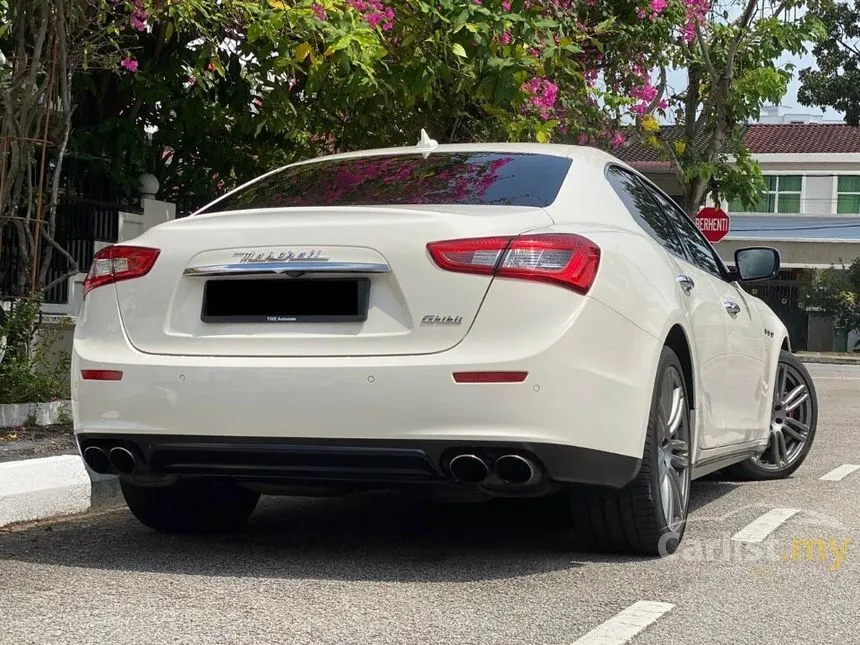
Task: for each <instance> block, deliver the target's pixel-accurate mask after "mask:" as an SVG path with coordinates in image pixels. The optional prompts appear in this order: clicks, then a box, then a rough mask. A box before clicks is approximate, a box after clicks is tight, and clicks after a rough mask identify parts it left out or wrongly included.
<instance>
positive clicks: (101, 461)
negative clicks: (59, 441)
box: [84, 446, 113, 475]
mask: <svg viewBox="0 0 860 645" xmlns="http://www.w3.org/2000/svg"><path fill="white" fill-rule="evenodd" d="M84 462H85V463H86V464H87V466H89V467H90V469H91V470H92V471H93V472H96V473H98V474H99V475H107V474H109V473H111V472H112V471H113V469H112V468H111V463H110V459H109V458H108V454H107V453H106V452H105V451H104V450H102V449H101V448H99V447H98V446H90V447H89V448H87V449H86V450H84Z"/></svg>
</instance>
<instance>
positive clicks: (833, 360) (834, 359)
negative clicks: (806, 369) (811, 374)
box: [795, 354, 860, 365]
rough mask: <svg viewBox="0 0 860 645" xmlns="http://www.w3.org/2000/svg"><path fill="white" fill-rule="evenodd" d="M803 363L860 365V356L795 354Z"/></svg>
mask: <svg viewBox="0 0 860 645" xmlns="http://www.w3.org/2000/svg"><path fill="white" fill-rule="evenodd" d="M795 356H797V358H798V359H799V360H800V362H801V363H818V364H820V365H860V358H841V357H839V356H826V355H819V354H795Z"/></svg>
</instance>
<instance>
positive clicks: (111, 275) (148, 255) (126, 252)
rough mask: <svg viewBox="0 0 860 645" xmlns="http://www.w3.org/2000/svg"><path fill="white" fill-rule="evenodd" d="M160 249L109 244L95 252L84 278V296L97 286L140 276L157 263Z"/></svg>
mask: <svg viewBox="0 0 860 645" xmlns="http://www.w3.org/2000/svg"><path fill="white" fill-rule="evenodd" d="M159 253H161V251H159V250H158V249H150V248H147V247H144V246H108V247H106V248H103V249H102V250H101V251H99V252H98V253H96V254H95V257H93V263H92V264H91V265H90V271H89V273H87V277H86V279H85V280H84V296H86V295H87V294H88V293H89V292H90V291H92V290H93V289H95V288H96V287H101V286H103V285H106V284H112V283H114V282H119V281H121V280H131V279H132V278H139V277H141V276H144V275H146V274H147V273H149V270H150V269H151V268H152V266H153V265H154V264H155V260H156V259H157V258H158V254H159Z"/></svg>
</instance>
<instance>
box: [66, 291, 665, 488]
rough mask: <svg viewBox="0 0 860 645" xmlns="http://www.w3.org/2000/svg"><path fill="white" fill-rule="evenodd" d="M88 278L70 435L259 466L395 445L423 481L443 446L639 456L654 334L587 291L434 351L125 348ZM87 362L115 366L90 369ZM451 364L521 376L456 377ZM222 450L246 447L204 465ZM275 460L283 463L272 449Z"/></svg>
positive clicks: (544, 458)
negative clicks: (532, 324)
mask: <svg viewBox="0 0 860 645" xmlns="http://www.w3.org/2000/svg"><path fill="white" fill-rule="evenodd" d="M529 288H532V289H533V288H540V285H529ZM545 288H547V289H556V288H555V287H545ZM98 291H99V290H96V291H94V292H92V293H91V294H89V296H88V300H89V299H90V298H92V299H91V300H89V301H88V303H87V308H86V309H87V310H88V311H87V312H86V313H85V315H84V316H82V318H84V320H82V321H81V323H80V324H79V325H78V328H76V331H75V342H74V349H73V352H72V411H73V418H74V426H75V432H76V433H77V434H78V435H79V437H81V441H96V440H102V439H103V440H105V441H112V442H121V441H125V440H127V441H130V442H132V443H133V447H135V448H136V449H137V450H138V451H139V454H140V456H141V457H143V458H145V459H147V460H148V459H149V458H150V457H149V455H150V453H152V459H154V461H153V462H152V463H153V465H154V469H156V470H158V469H162V470H164V469H167V468H168V467H169V468H171V469H173V470H174V472H178V471H176V468H179V467H180V465H181V464H185V466H183V468H185V467H186V466H187V468H186V470H184V471H183V472H185V473H187V474H193V472H199V473H206V474H226V473H228V472H238V471H236V470H235V469H239V470H243V469H244V472H245V474H250V475H256V476H264V475H266V474H267V473H268V471H266V469H265V468H263V467H262V466H265V465H266V464H268V461H269V460H270V459H275V460H276V461H277V459H280V458H281V457H283V458H284V459H286V460H287V461H288V462H289V460H290V459H294V458H297V457H296V455H302V454H305V455H307V454H311V456H313V455H316V456H313V459H321V458H322V457H320V455H331V454H333V453H332V450H334V451H335V452H337V451H346V452H347V453H351V454H354V455H364V456H366V458H367V461H366V462H362V463H370V464H372V463H373V462H374V460H377V459H378V458H380V457H384V456H385V455H386V454H388V452H386V451H389V452H391V454H393V455H395V456H396V457H397V458H395V459H394V462H397V459H399V458H401V457H402V458H406V459H405V461H406V462H408V463H407V465H406V470H409V471H410V473H411V474H409V475H408V476H409V477H412V476H415V477H419V476H420V477H426V478H429V480H432V479H433V478H434V477H436V478H444V477H446V476H447V475H445V463H444V459H443V458H442V456H443V453H445V451H447V450H451V449H454V448H465V447H478V448H481V449H488V450H497V449H498V450H501V449H503V448H516V449H518V450H521V451H524V452H526V453H528V454H531V455H533V456H534V457H535V458H536V459H537V460H538V461H539V462H540V463H541V464H542V465H543V467H544V468H545V469H546V472H547V474H548V476H549V477H550V478H551V479H553V480H556V481H559V482H582V483H594V484H608V485H613V483H617V482H626V481H628V480H629V478H630V477H632V476H633V473H635V471H636V468H637V464H638V460H639V459H640V458H641V455H642V447H643V444H644V436H645V430H646V426H647V420H648V412H649V409H650V403H651V394H652V391H653V379H654V371H655V369H656V364H657V360H658V357H659V352H660V347H661V345H662V343H660V342H659V341H658V340H657V339H655V338H653V337H651V336H650V335H648V334H646V333H645V332H643V331H642V330H640V329H639V328H638V327H636V326H635V325H634V324H633V323H631V322H630V321H628V320H627V319H626V318H624V317H622V316H620V315H619V314H617V313H616V312H615V311H613V310H611V309H609V308H608V307H606V306H605V305H602V304H601V303H600V302H598V301H595V300H592V299H590V298H585V299H584V303H583V305H582V306H581V307H580V308H579V309H578V310H577V311H576V312H575V314H574V315H573V316H571V317H570V319H569V320H568V321H567V324H566V325H558V324H548V325H547V327H546V330H545V331H544V332H543V333H541V334H524V335H523V336H522V337H515V338H511V336H510V334H509V333H500V332H499V331H498V330H497V329H496V328H495V327H494V326H493V321H494V319H497V317H494V316H488V317H487V318H483V319H482V317H479V320H478V322H476V323H475V325H474V326H473V328H472V329H471V330H470V332H469V334H468V335H467V337H466V338H465V340H464V341H463V342H461V343H460V344H459V345H457V346H456V347H455V348H453V349H451V350H448V351H446V352H440V353H437V354H425V355H406V356H360V357H349V356H343V357H259V356H255V357H239V356H234V357H218V356H165V355H154V354H145V353H142V352H140V351H138V350H136V349H135V348H134V347H132V346H131V344H130V343H129V342H128V339H127V338H126V336H125V334H124V331H123V329H122V325H121V324H120V323H119V321H118V317H117V314H116V302H115V300H114V301H113V302H110V300H111V299H108V298H105V297H104V296H105V295H109V294H100V293H98ZM485 307H487V305H486V303H485ZM483 313H486V312H483V311H482V315H483ZM95 314H97V315H95ZM87 316H92V319H91V320H90V321H87V320H86V317H87ZM111 316H113V318H111ZM482 320H485V321H487V322H482ZM96 321H97V324H98V326H97V327H95V325H96ZM82 370H118V371H121V372H122V378H121V380H114V381H105V380H88V379H84V378H82V375H81V372H82ZM460 371H525V372H528V376H527V378H526V379H525V380H524V381H523V382H519V383H457V382H455V380H454V379H453V377H452V374H453V373H454V372H460ZM180 444H181V445H180ZM170 445H173V446H174V448H170V447H169V446H170ZM176 445H180V448H181V450H178V449H175V448H176ZM161 446H168V447H167V448H162V447H161ZM301 446H311V447H313V450H311V451H310V453H308V452H307V449H305V448H296V447H301ZM330 447H333V448H330ZM400 450H405V451H406V452H398V451H400ZM162 451H164V452H162ZM171 451H172V452H171ZM379 451H382V452H379ZM392 451H393V452H392ZM158 453H161V455H159V454H158ZM179 453H182V454H181V455H180V454H179ZM225 453H226V454H227V455H228V456H236V458H237V459H238V458H239V455H242V454H244V455H245V457H242V459H240V460H239V461H238V462H236V463H230V461H229V459H228V460H227V462H226V463H222V464H221V466H222V467H221V468H220V470H219V469H217V468H216V469H213V464H216V465H217V463H218V460H219V459H222V460H223V459H224V457H223V455H224V454H225ZM269 453H271V455H272V456H271V458H270V457H267V455H269ZM164 455H168V456H170V455H173V456H170V458H169V459H168V457H165V456H164ZM218 455H221V456H220V457H219V456H218ZM276 455H279V456H278V457H275V456H276ZM614 457H617V459H614ZM162 458H164V459H167V461H166V462H164V464H163V465H162V462H161V461H159V460H160V459H162ZM309 458H310V457H309ZM362 458H364V457H362ZM243 459H244V461H242V460H243ZM213 460H214V461H213ZM383 461H384V459H383ZM246 462H247V463H246ZM333 463H334V466H332V467H337V462H336V461H335V462H333ZM255 464H257V465H262V466H261V467H260V468H259V469H258V471H257V472H256V473H254V472H251V471H253V469H254V467H255V466H254V465H255ZM270 465H271V466H272V467H274V468H276V470H277V469H279V468H280V469H281V470H278V473H280V474H279V476H282V475H283V474H284V472H281V471H282V470H283V468H282V466H283V464H278V463H275V464H273V465H272V464H270ZM300 465H301V464H300ZM287 466H289V464H287ZM396 466H397V464H396V463H395V467H396ZM267 467H268V466H267ZM302 467H304V466H302ZM361 468H365V466H361ZM207 469H208V470H207ZM231 469H234V470H232V471H231ZM192 471H193V472H192ZM369 471H371V472H370V474H371V476H373V472H372V471H373V468H372V467H370V468H369ZM276 474H277V473H276Z"/></svg>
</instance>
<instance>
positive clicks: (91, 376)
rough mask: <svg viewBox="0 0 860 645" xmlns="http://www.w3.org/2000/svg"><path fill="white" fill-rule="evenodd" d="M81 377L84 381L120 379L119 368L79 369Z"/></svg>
mask: <svg viewBox="0 0 860 645" xmlns="http://www.w3.org/2000/svg"><path fill="white" fill-rule="evenodd" d="M81 378H82V379H84V380H85V381H121V380H122V372H121V371H120V370H81Z"/></svg>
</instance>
